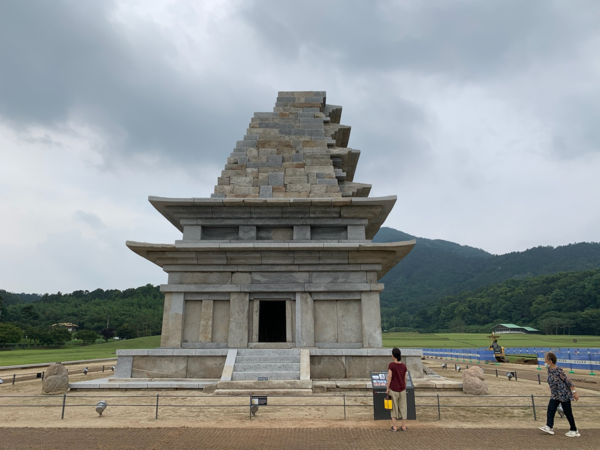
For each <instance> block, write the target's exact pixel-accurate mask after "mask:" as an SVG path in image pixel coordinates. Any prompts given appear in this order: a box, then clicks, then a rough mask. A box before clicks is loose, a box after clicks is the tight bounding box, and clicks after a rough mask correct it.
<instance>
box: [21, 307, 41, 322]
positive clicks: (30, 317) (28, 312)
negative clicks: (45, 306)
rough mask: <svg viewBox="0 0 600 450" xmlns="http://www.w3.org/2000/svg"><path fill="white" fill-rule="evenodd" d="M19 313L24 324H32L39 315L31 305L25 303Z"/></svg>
mask: <svg viewBox="0 0 600 450" xmlns="http://www.w3.org/2000/svg"><path fill="white" fill-rule="evenodd" d="M21 314H22V315H23V319H24V322H25V324H26V325H33V324H34V323H35V322H36V321H37V320H39V318H40V315H39V314H38V313H37V311H36V310H35V309H34V307H33V305H25V306H23V307H22V308H21Z"/></svg>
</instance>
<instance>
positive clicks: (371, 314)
mask: <svg viewBox="0 0 600 450" xmlns="http://www.w3.org/2000/svg"><path fill="white" fill-rule="evenodd" d="M361 315H362V339H363V347H365V348H381V346H382V344H381V311H380V309H379V292H363V293H362V296H361Z"/></svg>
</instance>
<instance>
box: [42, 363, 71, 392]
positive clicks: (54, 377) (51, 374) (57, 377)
mask: <svg viewBox="0 0 600 450" xmlns="http://www.w3.org/2000/svg"><path fill="white" fill-rule="evenodd" d="M68 390H69V373H68V371H67V368H66V367H65V366H63V365H62V364H52V365H51V366H50V367H48V370H46V373H45V374H44V382H43V383H42V394H64V393H66V392H67V391H68Z"/></svg>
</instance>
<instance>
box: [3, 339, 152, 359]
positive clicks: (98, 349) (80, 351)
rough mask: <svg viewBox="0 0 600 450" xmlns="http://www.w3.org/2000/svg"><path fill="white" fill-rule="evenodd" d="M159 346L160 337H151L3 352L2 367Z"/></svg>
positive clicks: (96, 357) (107, 356) (105, 354)
mask: <svg viewBox="0 0 600 450" xmlns="http://www.w3.org/2000/svg"><path fill="white" fill-rule="evenodd" d="M159 345H160V336H150V337H143V338H138V339H127V340H126V341H112V342H108V343H102V344H94V345H86V346H74V345H68V346H65V347H64V348H38V349H33V350H12V351H1V352H0V366H14V365H21V364H36V363H45V362H54V361H77V360H81V359H100V358H113V357H115V358H116V351H117V350H120V349H134V348H156V347H158V346H159Z"/></svg>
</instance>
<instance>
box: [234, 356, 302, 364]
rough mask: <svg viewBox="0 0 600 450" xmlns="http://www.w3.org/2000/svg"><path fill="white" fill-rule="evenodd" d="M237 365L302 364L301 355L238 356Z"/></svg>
mask: <svg viewBox="0 0 600 450" xmlns="http://www.w3.org/2000/svg"><path fill="white" fill-rule="evenodd" d="M235 362H236V364H237V363H239V364H252V363H298V364H300V355H298V356H296V355H294V356H287V355H275V356H238V357H237V359H236V360H235Z"/></svg>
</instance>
